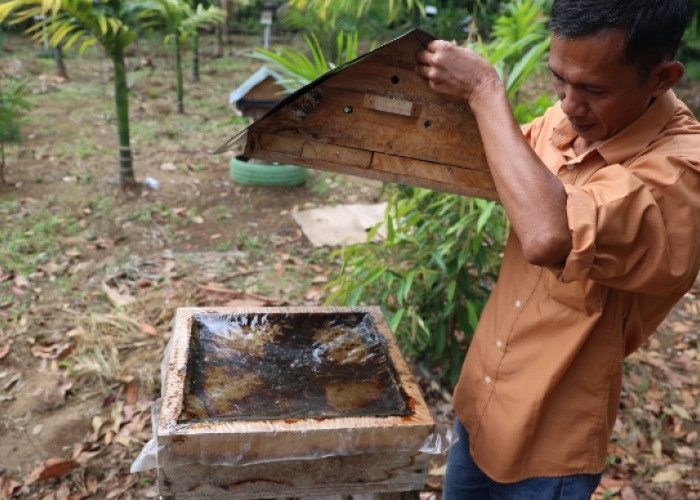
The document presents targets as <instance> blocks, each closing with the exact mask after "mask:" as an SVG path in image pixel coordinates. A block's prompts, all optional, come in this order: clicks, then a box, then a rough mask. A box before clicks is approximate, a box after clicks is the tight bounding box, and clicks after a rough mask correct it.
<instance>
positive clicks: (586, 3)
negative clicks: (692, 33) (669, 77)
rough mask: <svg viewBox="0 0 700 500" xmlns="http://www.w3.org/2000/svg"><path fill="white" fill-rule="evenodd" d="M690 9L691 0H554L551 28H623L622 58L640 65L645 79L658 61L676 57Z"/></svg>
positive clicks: (580, 31) (584, 31) (564, 32)
mask: <svg viewBox="0 0 700 500" xmlns="http://www.w3.org/2000/svg"><path fill="white" fill-rule="evenodd" d="M690 10H691V9H690V2H689V0H634V1H631V0H555V1H554V4H553V5H552V13H551V17H550V21H549V29H550V30H551V31H552V33H553V34H554V35H555V36H559V37H566V38H579V37H582V36H588V35H595V34H599V33H601V32H603V31H605V30H609V29H622V30H623V31H624V33H625V50H624V58H625V60H624V61H623V62H627V63H631V64H634V65H635V66H637V68H638V70H639V74H640V77H641V78H642V79H645V78H647V77H648V76H649V74H650V73H651V70H652V69H653V68H654V67H655V66H656V65H658V64H659V63H661V62H663V61H670V60H672V59H673V58H674V57H675V54H676V51H677V50H678V46H679V44H680V41H681V38H682V36H683V32H684V31H685V28H686V26H687V24H688V22H689V20H690Z"/></svg>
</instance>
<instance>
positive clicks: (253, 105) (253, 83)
mask: <svg viewBox="0 0 700 500" xmlns="http://www.w3.org/2000/svg"><path fill="white" fill-rule="evenodd" d="M290 90H291V89H290V88H289V87H288V86H287V85H285V84H284V78H283V77H282V75H280V74H279V73H277V72H276V71H273V70H271V69H270V68H268V67H267V66H261V67H260V68H259V69H258V70H257V71H256V72H255V73H253V74H252V75H251V76H250V77H249V78H248V79H247V80H246V81H245V82H243V83H242V84H241V85H240V86H239V87H238V88H236V89H235V90H233V91H232V92H231V93H230V94H229V104H233V105H235V106H236V109H237V110H238V111H239V112H240V114H241V116H246V117H249V118H252V119H253V120H257V119H258V118H260V117H261V116H263V115H264V114H265V113H267V112H268V111H270V109H272V108H274V107H275V106H276V105H277V104H278V103H279V102H280V101H281V100H282V99H283V98H284V96H285V95H287V94H288V93H289V91H290Z"/></svg>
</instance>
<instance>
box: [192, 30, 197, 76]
mask: <svg viewBox="0 0 700 500" xmlns="http://www.w3.org/2000/svg"><path fill="white" fill-rule="evenodd" d="M192 80H194V81H195V82H198V81H199V33H197V31H196V30H195V32H194V33H193V34H192Z"/></svg>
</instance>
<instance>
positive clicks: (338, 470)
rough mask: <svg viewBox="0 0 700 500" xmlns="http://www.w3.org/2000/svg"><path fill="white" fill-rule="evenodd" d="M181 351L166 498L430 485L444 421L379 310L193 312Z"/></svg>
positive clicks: (166, 428)
mask: <svg viewBox="0 0 700 500" xmlns="http://www.w3.org/2000/svg"><path fill="white" fill-rule="evenodd" d="M168 350H169V352H168V353H167V356H166V365H165V366H164V370H163V374H164V380H163V391H162V392H163V398H162V403H161V408H160V412H159V415H158V418H157V425H156V427H157V429H156V431H155V433H156V436H157V444H158V454H157V460H158V479H159V489H160V494H161V495H164V496H174V497H177V498H270V497H303V496H318V495H321V496H325V495H331V494H333V495H335V494H339V493H342V494H348V495H350V494H366V493H380V492H399V491H412V490H420V489H422V488H423V486H424V483H425V478H426V474H427V467H428V462H429V460H430V455H429V454H427V453H426V452H425V448H424V443H425V442H426V439H427V438H430V437H431V436H432V435H433V433H434V432H435V422H434V420H433V418H432V416H431V414H430V411H429V409H428V407H427V406H426V404H425V401H424V400H423V397H422V396H421V393H420V390H419V388H418V386H417V384H416V382H415V381H414V379H413V376H412V375H411V372H410V370H409V368H408V366H407V365H406V362H405V361H404V359H403V358H402V356H401V353H400V351H399V349H398V347H397V345H396V341H395V339H394V337H393V336H392V334H391V331H390V330H389V327H388V325H387V323H386V321H385V319H384V318H383V316H382V314H381V311H380V310H379V309H378V308H181V309H178V311H177V313H176V317H175V324H174V329H173V337H172V338H171V341H170V345H169V348H168Z"/></svg>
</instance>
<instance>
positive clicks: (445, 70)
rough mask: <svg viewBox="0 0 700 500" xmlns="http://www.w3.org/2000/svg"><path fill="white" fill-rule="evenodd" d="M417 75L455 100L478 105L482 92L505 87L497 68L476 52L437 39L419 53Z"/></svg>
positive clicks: (436, 90)
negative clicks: (495, 86)
mask: <svg viewBox="0 0 700 500" xmlns="http://www.w3.org/2000/svg"><path fill="white" fill-rule="evenodd" d="M416 62H417V66H416V73H418V75H420V76H421V77H423V78H425V79H426V80H427V81H428V84H429V85H430V88H431V89H432V90H433V91H434V92H435V93H437V94H440V95H442V96H443V97H445V98H447V99H450V100H451V101H455V102H459V103H466V104H474V103H475V101H476V100H477V99H478V97H479V96H480V94H481V93H482V91H483V90H484V89H486V88H488V87H491V86H493V85H502V83H501V80H500V78H499V77H498V73H497V72H496V69H495V68H494V67H493V66H492V65H491V64H490V63H489V62H488V61H486V60H485V59H483V58H482V57H481V56H479V55H478V54H477V53H476V52H474V51H472V50H470V49H467V48H463V47H458V46H456V45H454V44H452V43H449V42H446V41H444V40H433V41H432V42H430V43H429V44H428V46H427V47H426V49H425V50H421V51H419V52H417V53H416Z"/></svg>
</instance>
